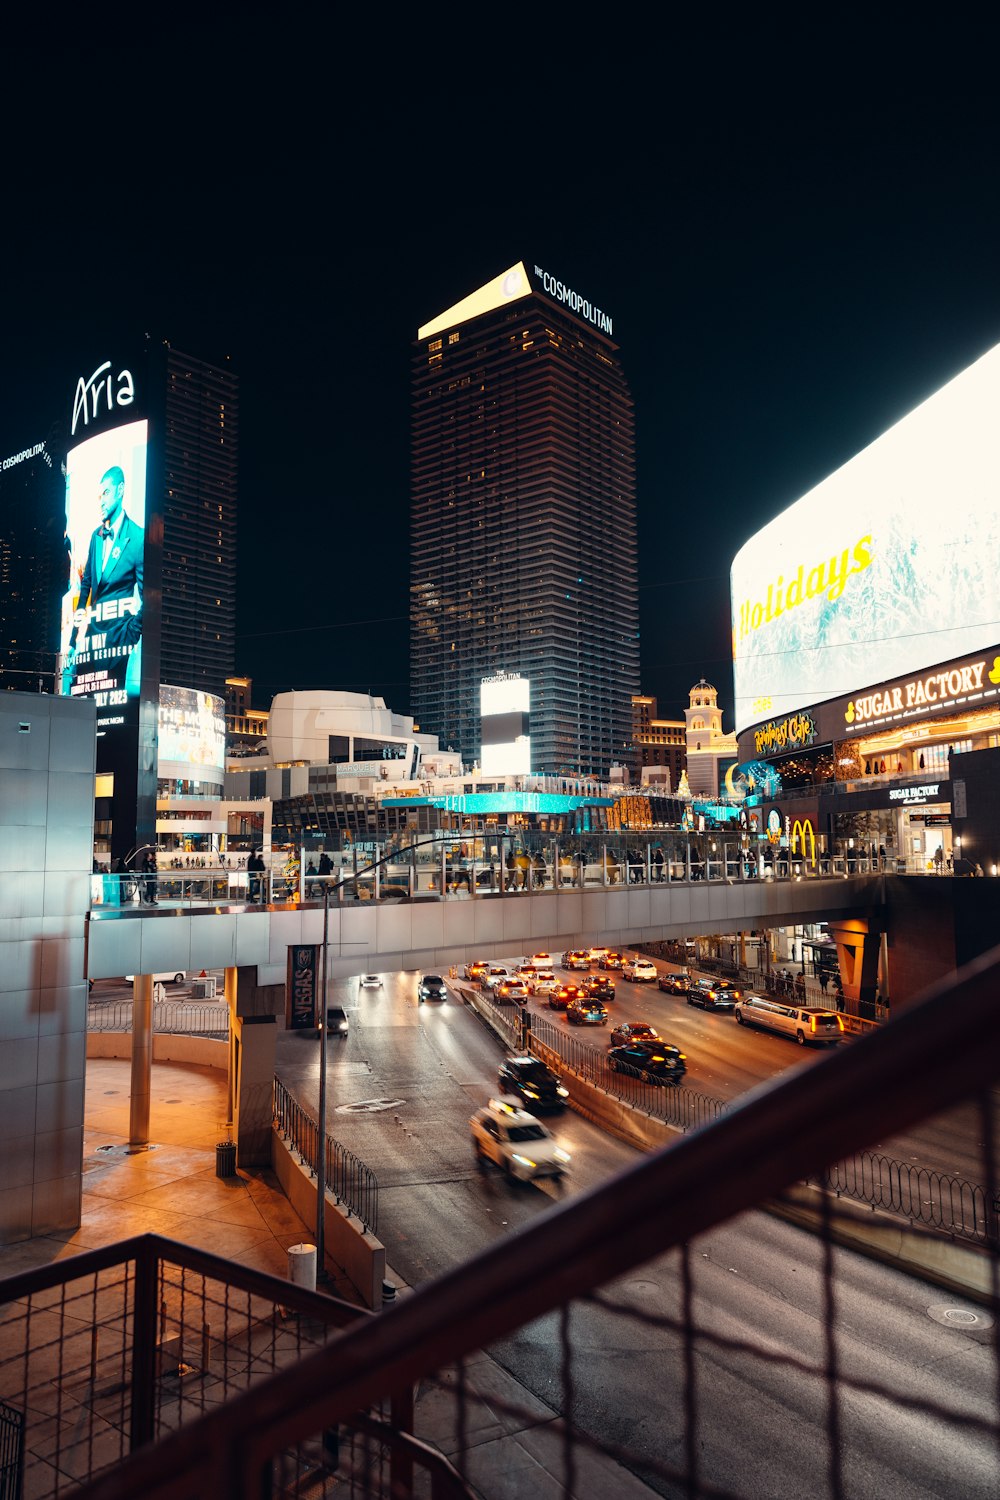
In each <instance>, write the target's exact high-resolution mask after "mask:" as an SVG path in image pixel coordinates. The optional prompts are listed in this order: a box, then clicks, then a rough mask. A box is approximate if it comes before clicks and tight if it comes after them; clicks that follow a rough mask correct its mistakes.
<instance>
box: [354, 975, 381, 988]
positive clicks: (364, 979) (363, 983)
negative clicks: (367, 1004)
mask: <svg viewBox="0 0 1000 1500" xmlns="http://www.w3.org/2000/svg"><path fill="white" fill-rule="evenodd" d="M358 988H359V989H362V990H380V989H381V988H382V976H381V974H362V976H361V978H360V979H359V980H358Z"/></svg>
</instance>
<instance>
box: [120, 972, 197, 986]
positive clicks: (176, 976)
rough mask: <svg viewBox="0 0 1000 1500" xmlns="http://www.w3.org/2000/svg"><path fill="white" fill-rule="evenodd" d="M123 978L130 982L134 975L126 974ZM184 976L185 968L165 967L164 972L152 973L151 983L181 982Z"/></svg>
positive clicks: (185, 976)
mask: <svg viewBox="0 0 1000 1500" xmlns="http://www.w3.org/2000/svg"><path fill="white" fill-rule="evenodd" d="M125 978H126V980H127V981H128V983H129V984H131V983H132V981H133V980H134V979H135V975H134V974H126V975H125ZM186 978H187V971H186V970H185V969H167V970H166V972H165V973H163V974H154V975H153V983H154V984H183V983H184V981H185V979H186Z"/></svg>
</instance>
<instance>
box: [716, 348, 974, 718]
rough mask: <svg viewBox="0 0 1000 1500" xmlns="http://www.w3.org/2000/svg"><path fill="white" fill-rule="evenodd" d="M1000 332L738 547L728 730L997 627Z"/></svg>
mask: <svg viewBox="0 0 1000 1500" xmlns="http://www.w3.org/2000/svg"><path fill="white" fill-rule="evenodd" d="M998 411H1000V346H997V348H995V349H992V350H990V352H989V353H988V354H985V355H984V356H983V358H982V359H980V360H977V362H976V363H975V364H974V365H971V366H970V367H969V368H968V369H967V370H964V371H963V372H962V374H961V375H958V376H957V377H956V378H955V379H954V380H952V381H950V382H949V384H948V385H946V386H943V387H942V389H941V390H940V391H938V392H936V394H935V395H933V396H931V397H930V398H929V399H928V400H927V401H925V402H924V403H923V404H922V405H921V406H918V407H917V408H916V409H915V410H914V411H912V412H910V413H909V415H908V416H906V417H904V418H903V419H902V420H901V421H900V422H898V423H897V424H896V425H895V426H894V427H892V428H890V429H889V431H888V432H886V433H884V434H883V435H882V437H880V438H878V439H876V441H875V442H874V443H872V444H871V446H870V447H868V448H865V449H864V450H863V451H862V452H861V453H859V454H858V455H857V456H856V457H855V458H853V459H851V461H850V462H849V463H847V464H845V465H844V466H843V468H841V469H838V470H837V471H836V472H835V473H834V474H831V475H830V477H829V478H828V479H825V480H824V481H823V482H822V484H819V485H817V486H816V488H815V489H814V490H810V491H809V493H808V494H807V495H804V496H803V497H802V499H801V500H797V501H796V502H795V504H794V505H791V506H789V508H788V509H787V510H785V511H783V512H782V513H781V515H779V516H778V517H776V519H775V520H774V521H772V522H770V523H769V525H767V526H765V527H764V528H763V530H761V531H758V532H757V534H756V535H755V536H753V537H751V539H750V541H748V542H747V544H746V545H745V546H744V547H743V548H742V549H741V550H740V551H739V552H738V553H737V555H736V558H735V559H734V561H733V566H732V574H731V583H732V613H733V664H734V665H733V675H734V684H735V694H736V705H735V706H736V729H737V732H739V731H740V730H742V729H744V728H746V727H747V726H748V725H750V724H755V723H758V722H759V721H761V720H763V719H767V718H769V717H772V716H774V715H782V714H787V713H790V712H792V711H794V710H796V709H800V708H806V707H809V706H811V705H813V704H816V703H822V702H824V701H825V700H826V699H828V698H836V697H839V696H841V695H843V694H848V693H854V692H857V691H859V690H861V689H863V688H865V687H870V686H873V685H875V684H877V683H879V682H882V681H885V680H887V679H888V678H892V677H899V676H903V675H905V674H907V673H911V672H914V671H919V670H921V669H923V668H925V667H927V666H930V665H933V664H935V663H938V662H943V661H947V660H949V659H950V658H952V657H957V656H961V655H964V654H967V653H971V652H974V651H978V650H980V649H981V648H982V647H983V646H985V645H988V644H990V643H992V642H994V641H995V639H996V636H997V622H998V620H1000V423H998V421H997V413H998Z"/></svg>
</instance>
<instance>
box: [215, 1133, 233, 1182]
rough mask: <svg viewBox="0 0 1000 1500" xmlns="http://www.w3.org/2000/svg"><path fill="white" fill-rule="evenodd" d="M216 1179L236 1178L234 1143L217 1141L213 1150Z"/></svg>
mask: <svg viewBox="0 0 1000 1500" xmlns="http://www.w3.org/2000/svg"><path fill="white" fill-rule="evenodd" d="M215 1175H216V1177H235V1176H236V1142H235V1141H219V1143H218V1145H217V1146H216V1148H215Z"/></svg>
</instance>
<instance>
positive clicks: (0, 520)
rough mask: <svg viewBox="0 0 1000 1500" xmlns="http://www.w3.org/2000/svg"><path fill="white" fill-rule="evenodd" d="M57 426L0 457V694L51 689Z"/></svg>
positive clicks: (60, 485)
mask: <svg viewBox="0 0 1000 1500" xmlns="http://www.w3.org/2000/svg"><path fill="white" fill-rule="evenodd" d="M59 455H60V429H59V427H58V425H57V424H54V425H53V427H52V428H50V430H49V433H48V435H47V437H46V439H45V441H44V442H35V443H29V444H27V445H26V446H23V447H21V448H19V449H18V450H17V451H16V452H13V453H11V454H9V455H8V456H6V457H4V458H3V459H2V460H0V691H4V690H13V691H15V692H22V693H36V692H44V693H51V692H52V690H53V685H54V678H55V643H56V640H57V637H58V631H59V594H60V591H61V590H62V589H63V588H64V587H65V585H66V571H67V568H68V560H67V557H66V549H65V547H64V545H63V531H64V525H63V520H64V517H63V511H64V508H65V507H64V495H65V488H66V486H65V481H64V479H63V476H62V474H61V472H60V467H59Z"/></svg>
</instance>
